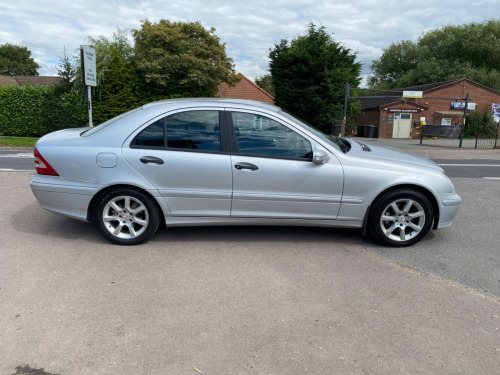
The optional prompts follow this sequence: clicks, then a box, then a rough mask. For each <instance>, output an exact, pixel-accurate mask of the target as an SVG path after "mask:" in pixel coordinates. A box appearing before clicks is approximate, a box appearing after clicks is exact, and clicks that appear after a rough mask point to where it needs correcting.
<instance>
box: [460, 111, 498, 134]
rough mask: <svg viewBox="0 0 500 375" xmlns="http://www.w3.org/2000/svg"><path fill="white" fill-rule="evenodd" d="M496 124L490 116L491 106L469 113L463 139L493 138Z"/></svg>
mask: <svg viewBox="0 0 500 375" xmlns="http://www.w3.org/2000/svg"><path fill="white" fill-rule="evenodd" d="M496 132H497V124H496V123H495V121H494V120H493V117H492V116H491V106H486V107H484V108H480V109H477V110H475V111H471V112H469V113H468V115H467V121H466V124H465V133H464V138H476V135H478V136H479V138H495V136H496Z"/></svg>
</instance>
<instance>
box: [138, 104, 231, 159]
mask: <svg viewBox="0 0 500 375" xmlns="http://www.w3.org/2000/svg"><path fill="white" fill-rule="evenodd" d="M195 111H196V112H200V111H205V112H207V111H211V112H218V115H219V137H220V150H197V149H189V148H182V147H168V145H167V144H168V134H167V117H169V116H173V115H176V114H178V113H184V112H195ZM161 116H163V117H161ZM161 116H158V117H161V118H160V120H161V121H162V122H163V147H160V146H144V145H135V144H133V143H134V141H135V140H136V138H137V137H138V136H139V135H140V134H141V133H142V132H143V131H144V130H145V129H147V128H148V127H149V126H151V125H153V124H154V123H155V122H157V121H159V120H157V119H153V120H151V121H150V122H148V123H147V125H146V126H144V127H142V128H140V129H139V130H138V131H137V134H136V135H135V136H134V137H133V138H132V140H131V141H130V143H129V148H133V149H143V150H159V151H161V150H163V151H175V152H197V153H200V152H201V153H207V154H228V153H229V148H230V147H229V143H230V141H229V136H228V134H227V126H226V117H225V111H224V110H220V109H214V108H187V109H184V110H180V111H176V112H174V113H167V114H164V115H161Z"/></svg>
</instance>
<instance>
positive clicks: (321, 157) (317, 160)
mask: <svg viewBox="0 0 500 375" xmlns="http://www.w3.org/2000/svg"><path fill="white" fill-rule="evenodd" d="M328 159H330V157H329V156H328V152H326V151H325V150H323V149H322V148H318V149H317V150H314V153H313V160H312V161H313V163H314V164H325V163H326V162H327V161H328Z"/></svg>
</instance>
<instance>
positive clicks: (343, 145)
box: [281, 110, 351, 153]
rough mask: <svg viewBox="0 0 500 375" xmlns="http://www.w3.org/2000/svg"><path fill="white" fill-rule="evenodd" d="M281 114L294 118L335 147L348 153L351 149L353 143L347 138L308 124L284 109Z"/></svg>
mask: <svg viewBox="0 0 500 375" xmlns="http://www.w3.org/2000/svg"><path fill="white" fill-rule="evenodd" d="M281 114H282V115H283V116H285V117H286V118H288V119H290V120H292V121H293V122H295V123H297V124H299V125H300V126H302V127H303V128H305V129H306V130H308V131H310V132H311V133H313V134H314V135H315V136H317V137H318V138H320V139H321V140H322V141H325V142H326V143H328V144H329V145H330V146H333V147H335V148H336V149H337V150H339V151H342V152H343V153H346V152H348V151H349V150H350V149H351V144H350V143H349V142H348V141H347V140H345V139H343V138H339V137H337V136H335V135H329V134H325V133H323V132H322V131H321V130H319V129H316V128H315V127H313V126H311V125H309V124H307V123H306V122H304V121H302V120H300V119H298V118H297V117H294V116H292V115H291V114H289V113H287V112H285V111H283V110H282V111H281Z"/></svg>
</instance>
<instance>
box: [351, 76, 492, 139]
mask: <svg viewBox="0 0 500 375" xmlns="http://www.w3.org/2000/svg"><path fill="white" fill-rule="evenodd" d="M403 91H421V92H422V98H415V99H412V98H403V97H402V96H403ZM467 94H469V105H468V109H469V110H470V111H473V110H475V109H480V108H481V109H482V108H485V107H488V108H490V109H491V105H492V104H495V103H500V92H498V91H496V90H493V89H490V88H489V87H486V86H483V85H480V84H479V83H476V82H474V81H471V80H468V79H466V78H461V79H457V80H453V81H446V82H438V83H431V84H428V85H421V86H414V87H407V88H404V89H397V90H391V91H384V92H378V93H377V94H376V95H375V96H373V95H372V96H370V97H366V98H363V97H362V98H360V99H359V101H360V103H361V109H362V112H361V114H359V115H358V116H357V117H356V123H357V124H358V125H365V126H367V125H372V126H375V137H377V138H416V137H419V136H420V125H421V124H426V125H442V126H447V125H462V124H463V117H464V109H465V100H464V99H465V97H466V95H467ZM358 128H359V127H358Z"/></svg>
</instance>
